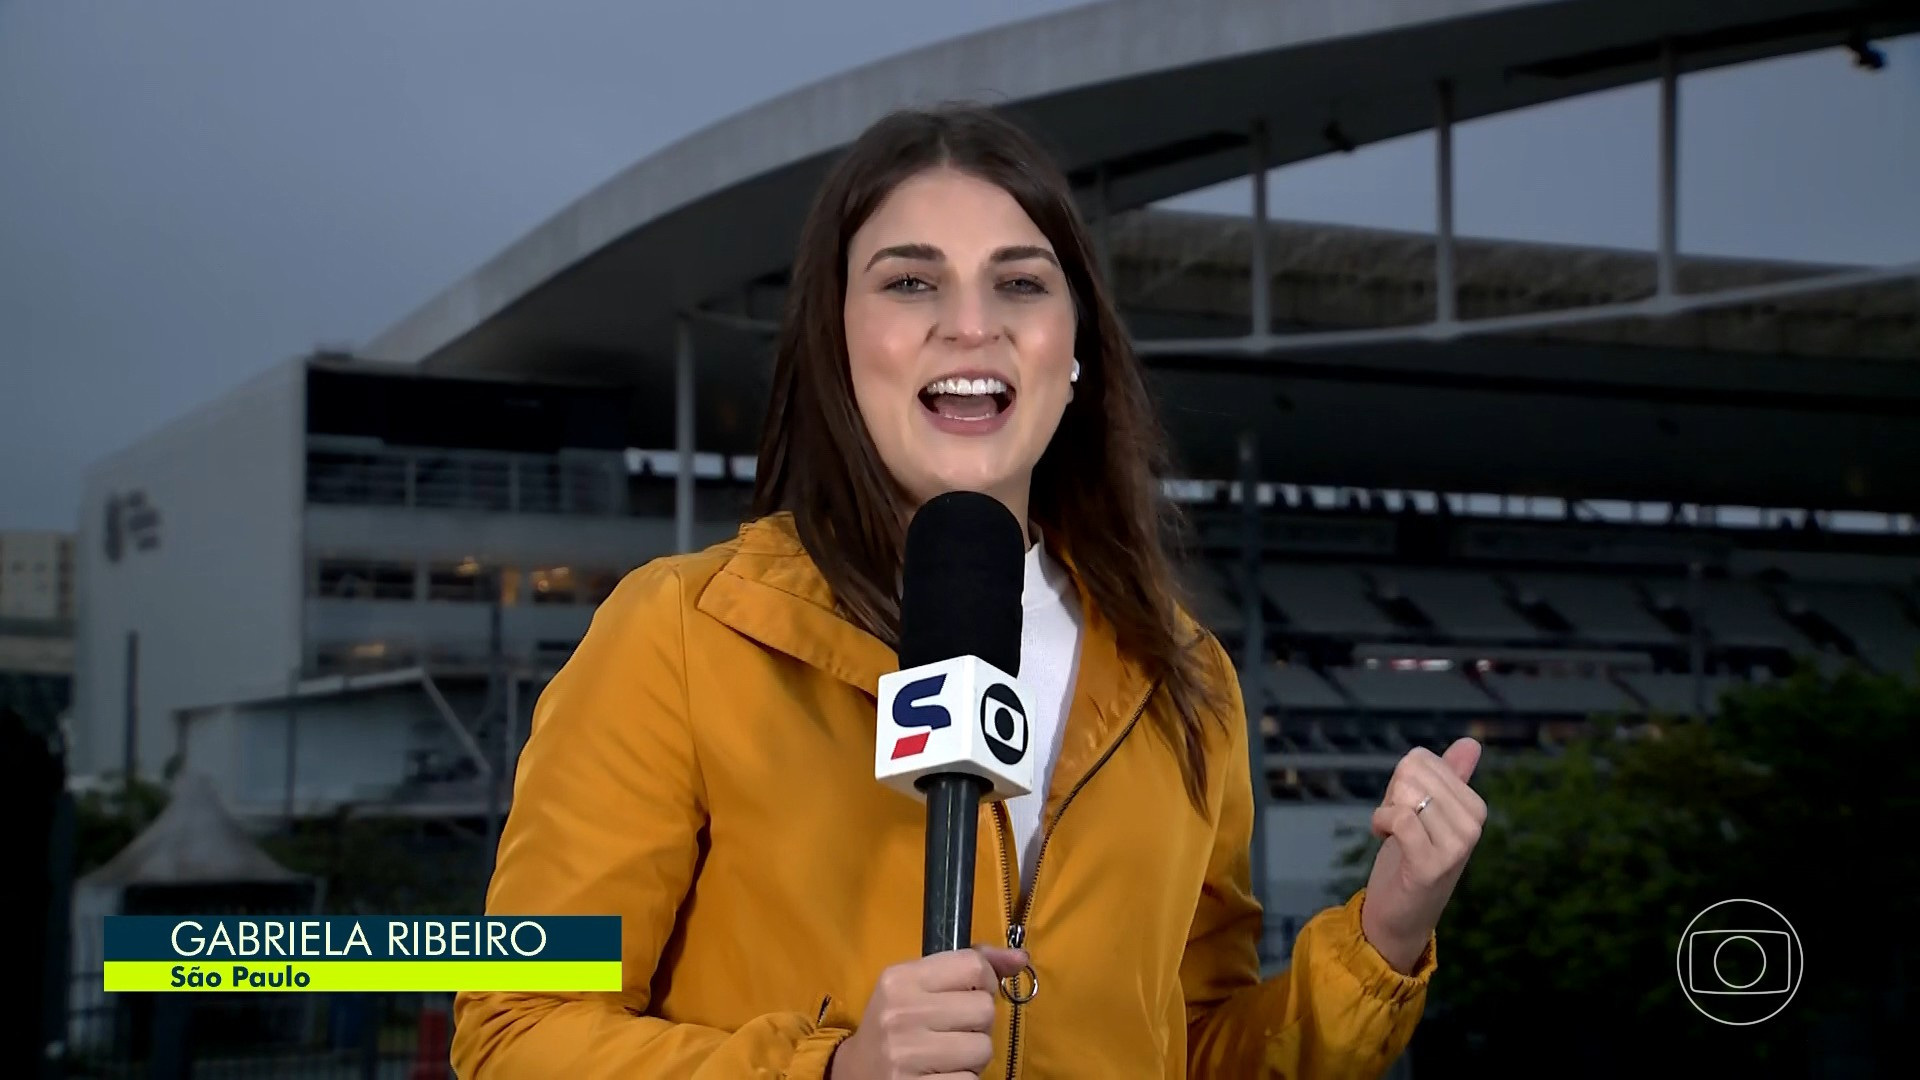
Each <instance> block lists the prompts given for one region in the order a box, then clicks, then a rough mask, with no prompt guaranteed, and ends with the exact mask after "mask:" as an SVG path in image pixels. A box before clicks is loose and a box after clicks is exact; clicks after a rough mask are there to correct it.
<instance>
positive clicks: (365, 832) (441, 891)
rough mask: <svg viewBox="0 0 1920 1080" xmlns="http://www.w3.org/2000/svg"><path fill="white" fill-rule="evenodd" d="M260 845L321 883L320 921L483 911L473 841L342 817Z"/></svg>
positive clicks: (419, 826)
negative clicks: (322, 915)
mask: <svg viewBox="0 0 1920 1080" xmlns="http://www.w3.org/2000/svg"><path fill="white" fill-rule="evenodd" d="M261 846H262V847H264V848H266V850H267V852H268V853H269V854H271V855H272V856H273V857H274V858H275V859H278V860H279V861H280V862H281V864H282V865H284V866H286V867H288V868H290V869H293V870H298V871H301V872H302V873H306V874H312V875H314V876H315V877H317V878H320V879H321V880H322V881H324V882H325V883H326V894H325V897H324V903H325V906H326V910H327V912H328V914H332V915H389V914H398V915H463V914H472V913H474V912H476V911H479V910H481V909H482V907H483V901H484V899H485V897H484V889H485V872H486V867H485V866H484V865H482V856H481V847H480V844H479V843H478V842H477V840H476V838H474V837H472V836H465V835H458V834H447V833H445V832H442V831H440V830H438V829H436V828H433V827H430V826H428V825H426V824H424V823H422V822H419V821H415V820H411V819H406V818H371V817H350V816H348V815H347V814H345V813H342V814H338V815H335V816H333V817H330V818H326V819H323V820H319V821H310V822H303V823H301V824H300V825H299V826H297V827H295V828H294V829H291V830H288V831H284V832H281V833H278V834H275V835H273V836H269V837H266V838H264V839H263V840H262V841H261Z"/></svg>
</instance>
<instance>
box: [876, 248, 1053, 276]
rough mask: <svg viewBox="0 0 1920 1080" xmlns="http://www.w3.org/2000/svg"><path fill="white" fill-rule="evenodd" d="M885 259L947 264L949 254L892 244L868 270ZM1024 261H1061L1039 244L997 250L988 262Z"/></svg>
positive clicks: (880, 253) (877, 253) (878, 255)
mask: <svg viewBox="0 0 1920 1080" xmlns="http://www.w3.org/2000/svg"><path fill="white" fill-rule="evenodd" d="M883 259H909V260H912V261H914V262H935V263H937V262H945V261H946V260H947V254H946V252H944V251H941V250H940V249H939V248H937V247H934V246H933V245H932V244H891V245H889V246H887V247H883V248H881V249H880V250H879V251H876V252H874V253H873V258H871V259H868V260H867V265H866V269H868V270H871V269H873V267H874V265H875V264H877V263H879V262H880V261H881V260H883ZM1022 259H1044V260H1046V261H1047V262H1050V263H1052V264H1053V265H1055V266H1059V265H1060V260H1059V259H1057V258H1055V257H1054V254H1053V252H1051V251H1049V250H1047V249H1046V248H1043V247H1041V246H1040V245H1038V244H1010V245H1008V246H1006V247H1003V248H999V249H997V250H995V251H994V253H993V254H992V255H991V256H989V257H988V260H987V261H988V262H991V263H995V264H999V263H1009V262H1019V261H1021V260H1022Z"/></svg>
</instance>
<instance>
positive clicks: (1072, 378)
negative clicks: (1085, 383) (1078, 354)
mask: <svg viewBox="0 0 1920 1080" xmlns="http://www.w3.org/2000/svg"><path fill="white" fill-rule="evenodd" d="M1067 381H1068V382H1070V383H1075V382H1079V381H1080V361H1079V359H1077V358H1076V359H1075V360H1074V362H1073V371H1071V372H1070V373H1068V375H1067Z"/></svg>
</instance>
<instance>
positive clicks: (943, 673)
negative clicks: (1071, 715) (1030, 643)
mask: <svg viewBox="0 0 1920 1080" xmlns="http://www.w3.org/2000/svg"><path fill="white" fill-rule="evenodd" d="M1025 557H1026V553H1025V550H1024V544H1023V542H1022V539H1021V534H1020V523H1019V522H1017V521H1015V520H1014V518H1013V514H1012V512H1010V511H1009V510H1008V509H1007V508H1006V507H1005V506H1003V505H1001V503H1000V501H999V500H997V499H995V498H993V497H991V496H989V495H982V494H979V493H977V492H971V491H956V492H950V493H948V494H945V495H940V496H937V497H935V498H933V499H930V500H928V501H927V502H926V504H925V505H923V506H921V507H920V509H919V511H918V512H916V513H915V514H914V516H913V521H912V523H911V524H909V525H908V526H907V543H906V558H905V564H904V567H903V572H902V575H901V591H900V649H899V657H900V670H898V671H893V672H889V673H887V674H885V675H882V676H881V677H880V687H879V712H880V718H879V721H880V722H879V726H878V734H877V737H876V739H875V741H874V752H873V773H874V777H875V779H877V780H879V781H880V782H881V783H883V784H886V785H887V786H889V787H892V788H894V789H895V790H897V791H900V792H903V793H905V794H908V795H912V796H914V797H915V798H919V799H924V800H925V801H926V804H927V879H926V896H925V902H924V908H923V915H922V921H921V933H920V949H921V955H923V956H931V955H933V954H934V953H937V952H948V951H951V950H954V949H964V948H968V947H970V946H971V945H972V944H973V941H972V939H973V862H974V853H975V851H976V850H977V849H978V846H979V827H980V803H981V800H983V799H1010V798H1012V797H1014V796H1016V795H1025V794H1027V793H1028V792H1030V791H1032V790H1033V785H1034V776H1033V758H1032V756H1031V755H1030V754H1028V753H1027V737H1028V736H1027V717H1028V716H1030V715H1031V714H1032V699H1031V697H1030V696H1029V694H1028V692H1027V690H1026V689H1025V688H1024V687H1022V686H1021V685H1020V682H1019V680H1018V679H1017V678H1016V677H1015V676H1017V675H1018V674H1019V671H1020V589H1021V585H1022V584H1023V581H1024V578H1025V573H1024V570H1023V567H1022V563H1023V562H1024V560H1025Z"/></svg>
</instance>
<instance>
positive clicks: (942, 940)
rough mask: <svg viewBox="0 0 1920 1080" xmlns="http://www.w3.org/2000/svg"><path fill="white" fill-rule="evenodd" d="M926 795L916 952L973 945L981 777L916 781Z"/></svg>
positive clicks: (942, 776) (982, 794)
mask: <svg viewBox="0 0 1920 1080" xmlns="http://www.w3.org/2000/svg"><path fill="white" fill-rule="evenodd" d="M919 786H920V789H921V790H922V791H924V792H925V793H926V796H927V887H926V899H925V907H924V908H923V910H922V915H921V922H920V955H922V956H932V955H933V954H934V953H940V952H951V951H953V950H955V949H967V948H971V947H972V946H973V860H974V853H975V852H976V851H977V850H978V849H979V846H980V800H981V799H983V798H985V797H986V794H987V791H988V788H989V785H988V783H987V781H985V780H982V779H981V778H980V777H977V776H970V775H968V774H966V773H938V774H936V775H933V776H929V777H927V778H926V779H925V780H922V781H921V782H920V785H919Z"/></svg>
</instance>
